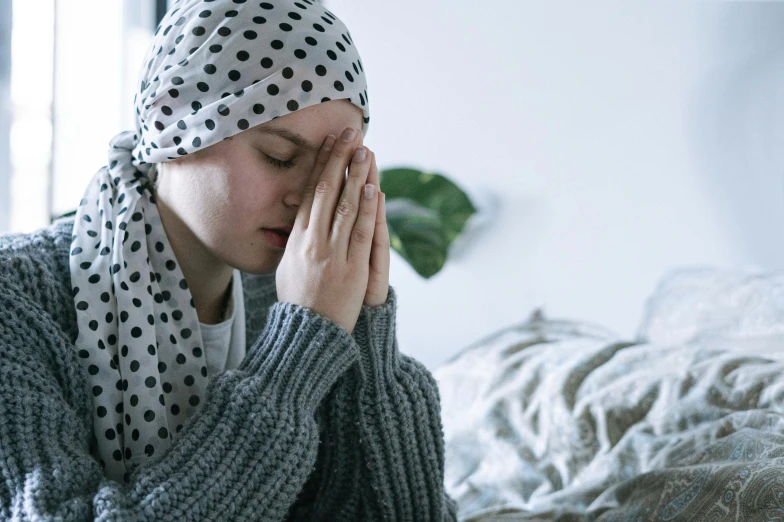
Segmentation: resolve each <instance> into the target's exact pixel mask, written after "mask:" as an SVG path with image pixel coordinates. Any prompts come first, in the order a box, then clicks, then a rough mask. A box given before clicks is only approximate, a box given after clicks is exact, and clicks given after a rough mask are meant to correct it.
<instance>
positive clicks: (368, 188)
mask: <svg viewBox="0 0 784 522" xmlns="http://www.w3.org/2000/svg"><path fill="white" fill-rule="evenodd" d="M375 194H376V186H375V185H373V184H372V183H367V184H366V185H365V199H371V198H372V197H373V196H375Z"/></svg>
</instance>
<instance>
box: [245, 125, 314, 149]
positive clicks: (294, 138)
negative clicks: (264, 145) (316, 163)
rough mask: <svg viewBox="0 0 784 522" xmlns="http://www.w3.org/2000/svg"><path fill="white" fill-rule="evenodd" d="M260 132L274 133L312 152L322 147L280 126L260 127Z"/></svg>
mask: <svg viewBox="0 0 784 522" xmlns="http://www.w3.org/2000/svg"><path fill="white" fill-rule="evenodd" d="M258 132H259V134H274V135H276V136H280V137H281V138H284V139H287V140H289V141H290V142H291V143H293V144H294V145H296V146H297V147H300V148H302V149H305V150H307V151H310V152H318V151H319V148H320V147H318V146H317V145H313V144H312V143H310V142H309V141H308V140H306V139H305V138H303V137H302V136H300V135H299V134H295V133H293V132H291V131H288V130H286V129H281V128H279V127H259V130H258Z"/></svg>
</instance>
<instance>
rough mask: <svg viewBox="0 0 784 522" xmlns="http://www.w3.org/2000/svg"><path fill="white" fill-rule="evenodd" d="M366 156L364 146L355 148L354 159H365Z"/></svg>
mask: <svg viewBox="0 0 784 522" xmlns="http://www.w3.org/2000/svg"><path fill="white" fill-rule="evenodd" d="M366 157H367V152H366V150H365V147H359V148H357V150H356V152H354V161H365V158H366Z"/></svg>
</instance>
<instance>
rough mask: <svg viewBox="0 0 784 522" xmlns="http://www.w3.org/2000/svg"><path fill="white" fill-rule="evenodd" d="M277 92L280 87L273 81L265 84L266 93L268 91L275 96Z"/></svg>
mask: <svg viewBox="0 0 784 522" xmlns="http://www.w3.org/2000/svg"><path fill="white" fill-rule="evenodd" d="M279 92H280V89H279V88H278V86H277V85H275V84H274V83H271V84H269V85H268V86H267V93H269V94H270V95H271V96H275V95H276V94H278V93H279Z"/></svg>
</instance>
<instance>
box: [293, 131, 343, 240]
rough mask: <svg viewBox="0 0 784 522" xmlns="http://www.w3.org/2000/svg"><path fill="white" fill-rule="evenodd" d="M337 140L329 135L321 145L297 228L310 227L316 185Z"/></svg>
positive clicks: (298, 216) (332, 135)
mask: <svg viewBox="0 0 784 522" xmlns="http://www.w3.org/2000/svg"><path fill="white" fill-rule="evenodd" d="M335 139H336V137H335V135H334V134H329V135H327V137H326V138H324V142H323V143H322V144H321V149H320V150H319V153H318V156H317V157H316V164H315V165H314V166H313V170H312V171H311V173H310V177H309V178H308V182H307V183H306V184H305V193H304V194H303V195H302V203H300V206H299V209H298V210H297V218H296V223H297V225H296V226H297V227H299V228H301V229H302V230H304V229H306V228H308V226H309V225H310V212H311V209H312V206H313V196H314V193H315V191H316V184H317V183H318V180H319V179H320V178H321V173H322V172H323V170H324V166H325V165H326V164H327V160H328V159H329V157H330V155H331V151H332V147H333V146H334V145H335Z"/></svg>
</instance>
